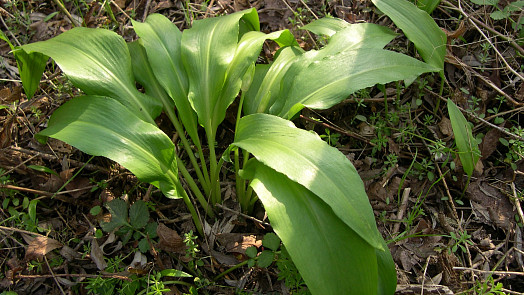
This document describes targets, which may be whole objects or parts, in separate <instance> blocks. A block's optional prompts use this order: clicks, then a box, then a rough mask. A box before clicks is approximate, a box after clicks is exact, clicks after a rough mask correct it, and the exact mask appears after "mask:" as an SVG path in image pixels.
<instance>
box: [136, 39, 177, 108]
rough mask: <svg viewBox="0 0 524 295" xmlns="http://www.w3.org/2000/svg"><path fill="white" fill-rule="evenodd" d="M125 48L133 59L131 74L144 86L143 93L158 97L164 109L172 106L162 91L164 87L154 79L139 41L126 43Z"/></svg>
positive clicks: (169, 99)
mask: <svg viewBox="0 0 524 295" xmlns="http://www.w3.org/2000/svg"><path fill="white" fill-rule="evenodd" d="M127 48H128V49H129V54H130V56H131V60H132V61H133V63H132V66H133V74H134V75H135V79H136V81H137V82H138V83H140V84H141V85H142V87H144V89H145V93H146V94H147V95H149V96H151V97H156V98H159V99H160V100H161V101H162V104H163V105H164V108H165V109H167V108H174V107H175V103H174V102H173V100H172V99H171V98H170V97H169V96H168V95H167V93H166V92H165V91H164V88H162V85H160V83H159V82H158V80H157V79H156V77H155V74H154V73H153V69H151V65H150V63H149V60H148V58H147V53H146V50H145V49H144V47H143V46H142V45H141V44H140V42H139V41H134V42H130V43H127Z"/></svg>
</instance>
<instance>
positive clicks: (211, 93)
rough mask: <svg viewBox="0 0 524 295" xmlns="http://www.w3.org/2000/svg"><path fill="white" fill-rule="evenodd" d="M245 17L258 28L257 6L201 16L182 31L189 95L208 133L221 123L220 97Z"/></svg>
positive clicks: (250, 24) (249, 25)
mask: <svg viewBox="0 0 524 295" xmlns="http://www.w3.org/2000/svg"><path fill="white" fill-rule="evenodd" d="M242 18H244V19H245V20H246V22H248V24H247V25H246V26H247V27H255V28H258V26H259V24H258V15H257V13H256V10H254V9H250V10H246V11H241V12H237V13H233V14H230V15H227V16H222V17H216V18H208V19H202V20H199V21H197V22H195V23H194V25H193V27H192V28H191V29H188V30H185V31H184V33H183V35H182V61H183V63H184V66H185V69H186V72H187V75H188V78H189V92H188V98H189V101H190V103H191V105H192V107H193V109H194V110H195V111H196V113H197V114H198V120H199V122H200V124H202V125H203V126H204V128H205V129H206V132H208V133H212V132H214V131H213V130H215V129H216V127H217V126H218V124H219V123H220V120H219V118H215V117H214V113H215V110H216V109H217V108H223V106H222V105H219V99H220V96H221V95H222V91H223V88H224V83H225V81H226V78H227V76H226V75H227V72H228V68H229V65H230V63H231V62H232V60H233V59H234V56H235V52H236V50H237V44H238V40H239V37H240V36H239V33H240V28H239V27H240V25H239V22H240V20H241V19H242ZM257 54H258V52H257ZM240 77H241V78H242V77H243V73H242V75H240Z"/></svg>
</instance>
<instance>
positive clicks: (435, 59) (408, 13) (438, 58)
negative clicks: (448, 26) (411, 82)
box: [372, 0, 446, 70]
mask: <svg viewBox="0 0 524 295" xmlns="http://www.w3.org/2000/svg"><path fill="white" fill-rule="evenodd" d="M372 1H373V3H374V4H375V6H377V7H378V9H380V10H381V11H382V12H384V13H385V14H386V15H387V16H389V17H390V18H391V20H392V21H393V22H394V23H395V25H397V26H398V27H399V28H400V29H401V30H402V31H403V32H404V34H406V37H408V39H409V40H410V41H411V42H413V43H414V44H415V47H416V48H417V50H418V52H419V53H420V55H421V56H422V59H424V61H425V62H427V63H429V64H430V65H433V66H434V67H436V68H438V69H440V70H443V69H444V58H445V56H446V34H445V33H444V32H443V31H442V30H441V29H440V28H439V26H438V25H437V24H436V23H435V21H434V20H433V18H432V17H431V16H430V15H429V14H427V12H425V11H422V10H420V9H418V8H417V7H416V6H415V5H414V4H412V3H410V2H409V1H406V0H372Z"/></svg>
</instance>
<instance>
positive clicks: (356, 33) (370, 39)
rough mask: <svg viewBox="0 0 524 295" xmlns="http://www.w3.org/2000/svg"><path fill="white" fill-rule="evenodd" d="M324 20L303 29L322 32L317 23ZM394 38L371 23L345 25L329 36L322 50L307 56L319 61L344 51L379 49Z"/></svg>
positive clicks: (391, 34)
mask: <svg viewBox="0 0 524 295" xmlns="http://www.w3.org/2000/svg"><path fill="white" fill-rule="evenodd" d="M324 19H325V18H322V19H319V20H316V21H314V22H312V23H310V24H308V25H306V26H304V27H303V29H308V28H311V26H312V28H313V29H314V30H315V32H317V31H320V32H322V30H320V29H319V27H321V26H320V25H319V24H318V22H321V21H322V20H324ZM339 21H340V22H344V23H345V21H343V20H339ZM321 24H323V23H321ZM332 29H335V28H332ZM315 32H314V33H315ZM315 34H316V33H315ZM396 36H397V34H395V33H394V32H393V31H391V30H390V29H388V28H386V27H384V26H379V25H376V24H371V23H360V24H349V23H346V25H345V27H343V28H340V29H339V30H338V31H336V32H335V33H333V35H331V36H330V37H331V38H330V39H329V41H328V44H327V45H326V46H325V47H324V48H322V49H321V50H318V51H315V50H312V51H310V52H308V54H310V55H312V54H314V55H313V56H314V57H315V60H320V59H321V58H324V57H326V56H329V55H334V54H337V53H339V52H341V51H345V50H356V49H359V48H377V49H381V48H384V46H386V45H387V44H388V43H389V42H391V40H393V38H395V37H396ZM317 55H318V56H317Z"/></svg>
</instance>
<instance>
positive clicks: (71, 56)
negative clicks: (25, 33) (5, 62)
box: [22, 27, 162, 123]
mask: <svg viewBox="0 0 524 295" xmlns="http://www.w3.org/2000/svg"><path fill="white" fill-rule="evenodd" d="M22 49H23V50H25V51H26V52H28V53H30V52H40V53H42V54H45V55H47V56H50V57H51V58H52V59H54V60H55V62H56V63H57V64H58V65H59V66H60V68H61V69H62V71H63V72H64V73H65V74H66V75H67V77H68V78H69V79H70V80H71V82H73V84H74V85H75V86H76V87H78V88H80V89H82V90H83V91H84V92H85V93H86V94H90V95H101V96H109V97H112V98H114V99H116V100H118V101H119V102H120V103H121V104H123V105H125V106H126V107H127V108H129V109H130V110H132V111H133V112H134V113H135V114H136V115H137V116H140V117H141V118H142V119H144V120H146V121H148V122H150V123H154V121H153V118H155V117H156V116H158V115H159V114H160V112H161V110H162V106H161V104H160V102H159V101H158V100H155V99H153V98H151V97H149V96H147V95H145V94H143V93H140V92H139V91H138V90H137V89H136V87H135V80H134V75H133V70H132V67H131V58H130V55H129V51H128V49H127V45H126V42H125V41H124V39H122V37H120V36H119V35H117V34H116V33H114V32H112V31H108V30H104V29H89V28H83V27H76V28H74V29H71V30H69V31H67V32H65V33H62V34H61V35H58V36H57V37H55V38H52V39H49V40H46V41H42V42H36V43H31V44H27V45H24V46H22Z"/></svg>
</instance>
